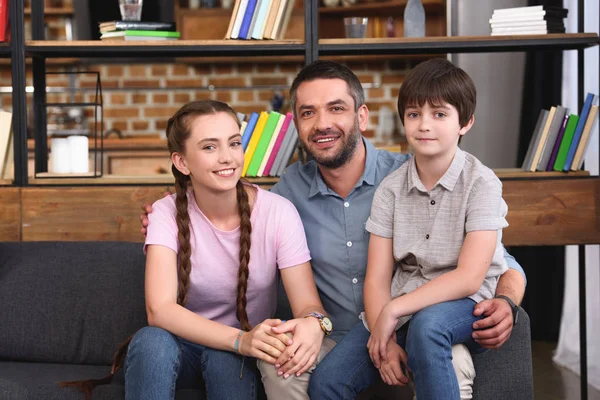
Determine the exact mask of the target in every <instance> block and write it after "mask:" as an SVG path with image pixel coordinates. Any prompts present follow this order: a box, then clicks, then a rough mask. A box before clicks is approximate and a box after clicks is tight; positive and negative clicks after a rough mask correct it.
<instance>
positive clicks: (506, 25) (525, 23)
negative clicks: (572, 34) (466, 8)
mask: <svg viewBox="0 0 600 400" xmlns="http://www.w3.org/2000/svg"><path fill="white" fill-rule="evenodd" d="M490 26H491V28H492V29H494V28H512V27H515V28H517V27H530V28H533V27H536V28H547V27H551V28H557V27H558V28H564V27H565V24H564V23H563V22H562V21H561V22H553V21H546V20H541V21H509V22H490Z"/></svg>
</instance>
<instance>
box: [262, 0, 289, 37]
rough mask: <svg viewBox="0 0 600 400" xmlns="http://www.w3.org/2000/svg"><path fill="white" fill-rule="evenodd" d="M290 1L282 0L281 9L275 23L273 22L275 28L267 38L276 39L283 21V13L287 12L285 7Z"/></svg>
mask: <svg viewBox="0 0 600 400" xmlns="http://www.w3.org/2000/svg"><path fill="white" fill-rule="evenodd" d="M289 3H290V0H281V2H280V3H279V9H278V10H277V15H276V16H275V23H274V24H273V30H271V33H270V35H269V37H268V38H267V39H271V40H275V39H277V32H279V30H280V28H281V24H282V23H283V14H284V13H285V8H286V7H287V5H288V4H289Z"/></svg>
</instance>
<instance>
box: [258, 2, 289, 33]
mask: <svg viewBox="0 0 600 400" xmlns="http://www.w3.org/2000/svg"><path fill="white" fill-rule="evenodd" d="M282 1H285V0H272V2H271V8H270V9H269V15H268V16H267V22H265V29H264V31H263V39H268V38H269V37H271V33H272V32H273V25H275V19H276V18H277V12H278V11H279V5H280V4H281V2H282Z"/></svg>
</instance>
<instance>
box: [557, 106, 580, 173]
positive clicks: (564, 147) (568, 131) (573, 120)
mask: <svg viewBox="0 0 600 400" xmlns="http://www.w3.org/2000/svg"><path fill="white" fill-rule="evenodd" d="M578 121H579V115H575V114H571V115H569V120H568V121H567V127H566V128H565V134H564V136H563V140H562V142H561V143H560V147H559V148H558V154H557V155H556V161H555V162H554V166H553V167H552V169H553V170H554V171H562V170H563V167H564V165H565V160H566V159H567V153H568V152H569V147H571V141H572V140H573V133H575V127H577V122H578Z"/></svg>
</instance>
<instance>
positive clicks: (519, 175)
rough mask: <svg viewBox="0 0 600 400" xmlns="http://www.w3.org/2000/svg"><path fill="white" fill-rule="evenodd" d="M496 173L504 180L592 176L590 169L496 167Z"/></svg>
mask: <svg viewBox="0 0 600 400" xmlns="http://www.w3.org/2000/svg"><path fill="white" fill-rule="evenodd" d="M494 173H495V174H496V175H497V176H498V178H500V179H502V180H505V179H506V180H508V179H539V178H576V177H579V178H580V177H586V176H590V172H589V171H569V172H558V171H550V172H525V171H523V170H522V169H520V168H496V169H494Z"/></svg>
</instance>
